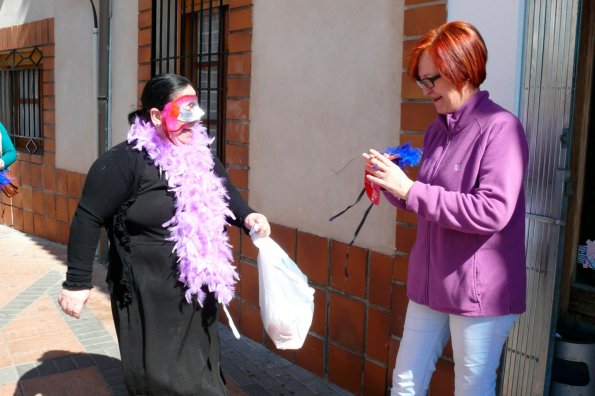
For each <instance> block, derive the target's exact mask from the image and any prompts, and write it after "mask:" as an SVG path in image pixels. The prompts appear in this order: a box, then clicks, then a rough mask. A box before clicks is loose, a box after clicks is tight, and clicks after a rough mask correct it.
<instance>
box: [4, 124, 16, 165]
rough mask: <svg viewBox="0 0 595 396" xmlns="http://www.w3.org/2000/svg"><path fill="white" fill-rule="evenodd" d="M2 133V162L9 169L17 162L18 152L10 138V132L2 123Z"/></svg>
mask: <svg viewBox="0 0 595 396" xmlns="http://www.w3.org/2000/svg"><path fill="white" fill-rule="evenodd" d="M0 133H1V134H2V161H4V167H5V168H8V167H9V166H10V165H12V164H13V163H14V162H15V161H16V160H17V151H16V150H15V149H14V145H13V144H12V141H11V140H10V136H8V131H7V130H6V128H4V125H2V123H1V122H0Z"/></svg>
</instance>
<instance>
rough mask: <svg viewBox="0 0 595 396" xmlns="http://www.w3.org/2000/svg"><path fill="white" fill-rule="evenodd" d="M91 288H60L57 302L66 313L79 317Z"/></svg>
mask: <svg viewBox="0 0 595 396" xmlns="http://www.w3.org/2000/svg"><path fill="white" fill-rule="evenodd" d="M90 293H91V289H83V290H68V289H62V291H61V292H60V296H58V304H60V307H61V308H62V311H64V313H65V314H66V315H70V316H72V317H73V318H77V319H78V318H80V317H81V312H82V311H83V307H84V306H85V304H86V303H87V301H88V300H89V294H90Z"/></svg>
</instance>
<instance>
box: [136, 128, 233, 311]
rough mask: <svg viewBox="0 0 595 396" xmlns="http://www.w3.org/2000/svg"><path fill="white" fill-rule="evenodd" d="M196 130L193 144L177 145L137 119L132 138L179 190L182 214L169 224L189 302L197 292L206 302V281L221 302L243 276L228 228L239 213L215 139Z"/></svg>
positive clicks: (230, 295)
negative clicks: (218, 164) (218, 170)
mask: <svg viewBox="0 0 595 396" xmlns="http://www.w3.org/2000/svg"><path fill="white" fill-rule="evenodd" d="M192 132H193V133H192V138H191V140H190V141H189V142H188V143H187V144H185V145H174V144H172V143H170V142H169V141H168V140H166V139H164V138H163V137H161V136H160V135H159V134H158V133H157V131H156V130H155V127H154V126H153V124H151V123H149V122H144V121H140V120H139V119H138V118H137V119H136V121H135V123H134V124H133V125H132V127H131V128H130V131H129V132H128V143H130V144H132V145H133V148H134V149H135V150H139V151H140V150H143V149H144V150H145V151H146V152H147V154H148V156H149V158H150V159H151V160H152V161H153V162H154V163H155V165H156V166H157V167H158V168H159V170H160V171H161V172H162V173H164V174H165V178H166V180H167V185H168V188H169V191H171V192H173V193H174V194H175V211H176V213H175V215H174V216H173V217H172V218H171V220H169V221H167V222H166V223H164V224H163V227H169V230H170V233H171V235H170V237H169V238H168V239H169V240H171V241H173V242H175V246H174V249H173V251H174V252H176V254H177V256H178V279H179V281H180V282H182V283H183V284H184V286H185V287H186V293H185V297H186V301H188V302H190V301H192V298H193V296H195V297H196V299H197V300H198V302H199V304H200V305H201V306H202V305H203V302H204V299H205V296H206V293H205V292H204V291H203V290H202V289H201V288H202V286H203V285H206V286H207V287H208V289H209V291H211V292H213V293H214V294H215V297H216V298H217V300H218V301H219V302H220V303H222V304H228V303H229V302H230V301H231V299H232V298H233V294H234V284H235V283H236V281H237V280H238V279H239V276H238V273H237V272H236V268H235V267H234V266H233V265H232V263H233V255H232V252H231V246H230V244H229V242H228V237H227V233H226V232H225V226H226V225H227V222H226V217H229V218H233V213H232V212H231V211H230V210H229V207H228V204H227V198H228V195H227V191H226V190H225V187H224V186H223V181H222V179H221V178H219V177H218V176H217V175H215V173H214V172H213V168H214V164H215V163H214V160H213V156H212V153H211V150H210V149H209V145H210V144H211V143H212V142H213V140H214V139H212V138H210V137H209V136H208V135H207V132H206V130H205V128H204V127H203V126H202V125H200V124H198V123H196V124H195V126H194V127H193V130H192Z"/></svg>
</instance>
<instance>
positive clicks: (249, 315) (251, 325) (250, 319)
mask: <svg viewBox="0 0 595 396" xmlns="http://www.w3.org/2000/svg"><path fill="white" fill-rule="evenodd" d="M240 315H241V320H240V332H241V333H242V334H244V335H246V336H247V337H248V338H250V339H252V340H253V341H256V342H258V343H262V342H263V341H264V332H263V327H262V320H261V319H260V309H258V307H257V306H254V305H251V304H248V303H246V302H243V303H242V305H241V307H240ZM236 325H237V323H236Z"/></svg>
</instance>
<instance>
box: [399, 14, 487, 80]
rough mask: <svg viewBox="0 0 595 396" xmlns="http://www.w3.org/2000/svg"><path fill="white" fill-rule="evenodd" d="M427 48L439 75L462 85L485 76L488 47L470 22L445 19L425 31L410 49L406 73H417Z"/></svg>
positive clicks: (483, 78)
mask: <svg viewBox="0 0 595 396" xmlns="http://www.w3.org/2000/svg"><path fill="white" fill-rule="evenodd" d="M424 51H427V52H428V55H429V56H430V58H431V59H432V61H433V62H434V63H435V64H436V67H438V71H439V73H440V75H441V76H442V77H444V78H446V79H448V80H450V81H452V83H453V84H454V85H455V86H456V87H457V89H461V88H462V87H463V85H464V84H465V82H466V81H469V83H470V84H471V85H473V87H474V88H477V87H479V85H480V84H481V83H482V82H484V80H485V79H486V63H487V61H488V50H487V48H486V45H485V43H484V41H483V38H482V37H481V34H479V31H477V29H476V28H475V26H473V25H471V24H470V23H467V22H461V21H454V22H449V23H445V24H444V25H442V26H440V27H439V28H437V29H433V30H430V31H429V32H428V33H426V34H424V35H423V37H422V38H421V39H419V41H418V42H417V43H416V44H415V47H414V48H413V50H412V51H411V59H410V60H409V68H408V70H407V74H408V75H409V77H411V78H412V79H413V80H417V79H419V78H420V76H418V74H417V73H418V68H419V58H420V57H421V54H422V53H423V52H424Z"/></svg>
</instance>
